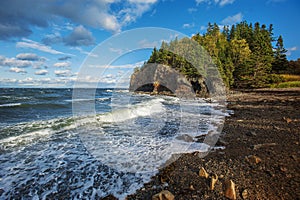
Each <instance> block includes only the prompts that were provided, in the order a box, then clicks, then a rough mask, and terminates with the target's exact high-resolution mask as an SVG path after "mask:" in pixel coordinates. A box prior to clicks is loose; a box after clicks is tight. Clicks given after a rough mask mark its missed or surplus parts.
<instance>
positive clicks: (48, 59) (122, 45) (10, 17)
mask: <svg viewBox="0 0 300 200" xmlns="http://www.w3.org/2000/svg"><path fill="white" fill-rule="evenodd" d="M299 10H300V1H298V0H123V1H122V0H85V1H83V0H72V1H68V0H9V1H8V0H2V1H0V46H1V48H0V87H51V88H54V87H64V88H70V87H73V86H74V85H76V84H77V85H80V84H81V85H80V86H84V87H89V86H93V87H94V86H97V87H128V83H129V79H130V74H131V73H132V71H133V69H134V68H135V67H137V66H141V65H142V64H143V62H144V61H145V60H147V59H148V58H149V55H150V54H151V50H152V49H153V47H154V46H156V47H159V45H160V43H161V41H163V40H165V41H170V40H172V39H174V37H175V36H178V34H181V35H185V36H189V37H190V36H192V35H193V34H195V33H198V32H199V33H202V34H203V33H205V32H206V26H207V24H208V23H209V22H211V23H217V24H218V25H220V26H224V25H229V26H230V25H232V24H235V23H238V22H241V21H247V22H249V23H250V22H251V23H255V22H257V21H258V22H260V24H266V25H267V26H268V25H269V24H273V26H274V36H275V37H278V36H279V35H282V36H283V39H284V46H285V48H286V49H287V50H288V52H287V57H288V59H289V60H296V59H298V58H300V36H299V35H300V26H299V20H300V12H299ZM147 27H156V28H154V29H153V28H152V29H148V28H147ZM157 30H158V31H157ZM125 36H126V37H125ZM132 44H134V45H132ZM79 83H80V84H79Z"/></svg>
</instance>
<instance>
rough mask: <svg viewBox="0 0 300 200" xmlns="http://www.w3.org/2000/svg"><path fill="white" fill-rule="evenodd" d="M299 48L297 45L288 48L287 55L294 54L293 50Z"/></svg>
mask: <svg viewBox="0 0 300 200" xmlns="http://www.w3.org/2000/svg"><path fill="white" fill-rule="evenodd" d="M297 50H298V48H297V47H291V48H287V52H286V55H287V56H290V55H292V52H293V51H297Z"/></svg>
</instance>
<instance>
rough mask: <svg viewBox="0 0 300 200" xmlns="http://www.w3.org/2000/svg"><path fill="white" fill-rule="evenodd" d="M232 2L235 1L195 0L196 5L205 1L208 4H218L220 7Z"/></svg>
mask: <svg viewBox="0 0 300 200" xmlns="http://www.w3.org/2000/svg"><path fill="white" fill-rule="evenodd" d="M234 2H235V0H196V4H197V6H198V5H199V4H202V3H206V4H208V5H211V4H215V5H219V6H221V7H222V6H225V5H228V4H233V3H234Z"/></svg>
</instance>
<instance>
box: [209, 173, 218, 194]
mask: <svg viewBox="0 0 300 200" xmlns="http://www.w3.org/2000/svg"><path fill="white" fill-rule="evenodd" d="M217 181H218V175H217V174H213V175H212V176H211V181H210V189H211V190H214V189H215V184H216V183H217Z"/></svg>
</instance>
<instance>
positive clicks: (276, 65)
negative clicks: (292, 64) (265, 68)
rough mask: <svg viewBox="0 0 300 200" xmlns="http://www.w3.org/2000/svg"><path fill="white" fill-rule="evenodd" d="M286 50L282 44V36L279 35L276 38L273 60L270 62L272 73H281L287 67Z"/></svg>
mask: <svg viewBox="0 0 300 200" xmlns="http://www.w3.org/2000/svg"><path fill="white" fill-rule="evenodd" d="M286 52H287V50H286V49H285V48H284V46H283V38H282V36H281V35H280V36H279V37H278V39H277V43H276V49H275V51H274V62H273V63H272V71H273V72H274V73H281V72H284V71H285V70H286V69H287V67H288V65H289V63H288V60H287V58H286V54H285V53H286Z"/></svg>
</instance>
